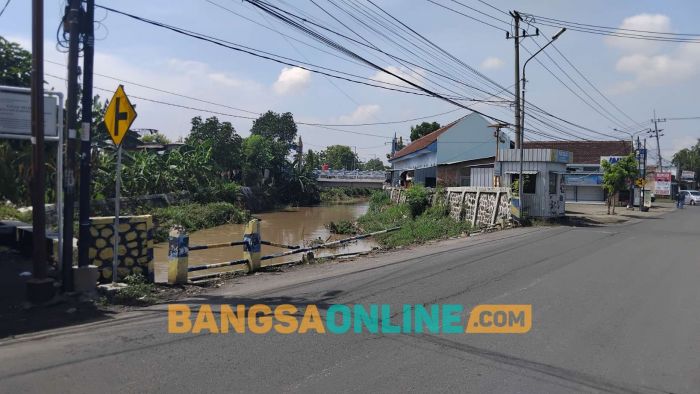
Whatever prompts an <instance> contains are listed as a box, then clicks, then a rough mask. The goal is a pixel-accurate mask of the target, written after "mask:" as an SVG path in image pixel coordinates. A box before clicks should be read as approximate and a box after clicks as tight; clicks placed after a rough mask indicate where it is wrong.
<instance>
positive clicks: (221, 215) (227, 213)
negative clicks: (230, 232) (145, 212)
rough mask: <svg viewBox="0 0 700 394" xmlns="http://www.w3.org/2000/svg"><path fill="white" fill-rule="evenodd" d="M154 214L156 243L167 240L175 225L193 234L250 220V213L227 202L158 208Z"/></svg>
mask: <svg viewBox="0 0 700 394" xmlns="http://www.w3.org/2000/svg"><path fill="white" fill-rule="evenodd" d="M152 214H153V221H154V225H155V231H154V234H153V236H154V239H155V240H156V241H164V240H167V239H168V231H169V230H170V227H172V226H173V225H175V224H179V225H182V226H184V227H185V229H187V231H188V232H190V233H191V232H193V231H196V230H201V229H205V228H209V227H214V226H220V225H222V224H229V223H245V222H246V221H247V220H249V219H250V212H248V211H246V210H243V209H241V208H239V207H237V206H235V205H234V204H231V203H227V202H213V203H208V204H197V203H192V204H184V205H172V206H169V207H165V208H156V209H155V210H153V211H152Z"/></svg>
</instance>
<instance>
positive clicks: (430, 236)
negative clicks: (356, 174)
mask: <svg viewBox="0 0 700 394" xmlns="http://www.w3.org/2000/svg"><path fill="white" fill-rule="evenodd" d="M419 193H420V192H419ZM380 194H383V195H384V196H382V195H380ZM420 198H421V199H422V197H420ZM415 212H416V209H415V206H414V207H412V206H410V205H409V204H392V203H391V202H390V201H389V197H388V196H387V195H386V193H385V192H377V193H375V194H374V195H372V196H371V197H370V206H369V210H368V211H367V213H366V214H365V215H363V216H362V217H361V218H360V219H359V220H358V226H359V227H360V229H361V232H363V233H367V232H372V231H379V230H384V229H386V228H389V227H396V226H400V227H401V229H400V230H397V231H394V232H391V233H388V234H382V235H379V236H377V237H376V239H377V241H378V242H379V243H380V244H381V245H382V246H384V247H387V248H394V247H397V246H406V245H411V244H417V243H423V242H426V241H430V240H435V239H442V238H448V237H454V236H457V235H460V234H462V233H464V232H467V231H469V229H470V228H471V226H470V225H469V224H468V223H466V222H458V221H456V220H454V219H452V218H451V217H450V216H449V210H448V208H447V206H446V205H445V204H437V205H434V206H430V207H427V208H423V211H422V213H420V214H418V215H417V216H415V217H414V216H413V213H415Z"/></svg>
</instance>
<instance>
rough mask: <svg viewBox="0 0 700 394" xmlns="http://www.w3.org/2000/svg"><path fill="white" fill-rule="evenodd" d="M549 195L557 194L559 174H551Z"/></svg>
mask: <svg viewBox="0 0 700 394" xmlns="http://www.w3.org/2000/svg"><path fill="white" fill-rule="evenodd" d="M549 194H557V173H556V172H551V171H550V172H549Z"/></svg>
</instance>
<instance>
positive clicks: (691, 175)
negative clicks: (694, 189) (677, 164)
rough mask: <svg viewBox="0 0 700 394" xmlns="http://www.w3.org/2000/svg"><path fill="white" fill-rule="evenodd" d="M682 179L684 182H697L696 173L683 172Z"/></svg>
mask: <svg viewBox="0 0 700 394" xmlns="http://www.w3.org/2000/svg"><path fill="white" fill-rule="evenodd" d="M681 179H682V180H684V181H693V180H695V171H688V170H683V172H681Z"/></svg>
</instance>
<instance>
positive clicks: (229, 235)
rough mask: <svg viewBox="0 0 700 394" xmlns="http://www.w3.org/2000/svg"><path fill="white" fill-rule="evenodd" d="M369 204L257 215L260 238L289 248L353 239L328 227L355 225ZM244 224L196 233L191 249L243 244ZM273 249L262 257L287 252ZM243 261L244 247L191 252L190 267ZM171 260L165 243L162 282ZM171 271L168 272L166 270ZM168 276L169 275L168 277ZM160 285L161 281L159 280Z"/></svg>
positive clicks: (354, 247) (368, 242) (364, 244)
mask: <svg viewBox="0 0 700 394" xmlns="http://www.w3.org/2000/svg"><path fill="white" fill-rule="evenodd" d="M367 208H368V203H367V202H360V203H352V204H328V205H319V206H313V207H295V208H287V209H284V210H280V211H274V212H267V213H260V214H256V215H255V217H257V218H259V219H260V220H261V222H260V235H261V238H262V239H263V240H265V241H270V242H276V243H281V244H287V245H302V246H304V245H307V244H308V243H309V242H310V241H311V240H315V239H318V238H321V239H322V240H324V241H326V240H328V239H330V240H336V239H342V238H347V237H350V235H340V236H338V235H331V233H330V231H329V230H328V228H327V227H326V226H327V225H328V223H330V222H331V221H334V222H338V221H340V220H350V221H354V220H355V219H357V218H358V217H360V216H361V215H363V214H364V213H365V212H367ZM244 226H245V225H244V224H226V225H223V226H217V227H212V228H208V229H205V230H200V231H196V232H194V233H192V234H190V245H202V244H216V243H222V242H231V241H240V240H242V239H243V231H244ZM374 246H376V243H375V242H374V241H373V240H372V239H364V240H359V241H355V242H352V243H349V244H347V245H345V246H343V247H339V248H335V249H322V250H318V251H316V252H315V254H316V256H324V255H329V254H337V253H350V252H362V251H368V250H371V249H372V247H374ZM284 251H286V249H280V248H276V247H273V246H266V245H263V246H262V255H263V256H264V255H267V254H273V253H279V252H284ZM241 258H243V247H242V246H232V247H226V248H217V249H204V250H196V251H193V252H190V255H189V265H190V266H195V265H202V264H211V263H220V262H225V261H231V260H237V259H241ZM300 259H301V254H295V255H291V256H286V257H284V258H276V259H271V260H266V261H263V266H265V265H268V264H275V263H280V262H284V261H299V260H300ZM167 260H168V243H167V242H161V243H159V244H156V246H155V261H156V275H157V276H159V277H160V278H161V280H162V275H163V274H164V272H163V268H164V265H165V264H164V263H165V262H167ZM165 269H166V270H167V268H165ZM227 270H231V267H227V268H222V269H214V270H206V271H197V272H196V275H201V274H206V273H211V272H216V271H227ZM166 275H167V274H166ZM156 280H157V281H160V280H158V278H157V279H156Z"/></svg>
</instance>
